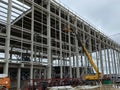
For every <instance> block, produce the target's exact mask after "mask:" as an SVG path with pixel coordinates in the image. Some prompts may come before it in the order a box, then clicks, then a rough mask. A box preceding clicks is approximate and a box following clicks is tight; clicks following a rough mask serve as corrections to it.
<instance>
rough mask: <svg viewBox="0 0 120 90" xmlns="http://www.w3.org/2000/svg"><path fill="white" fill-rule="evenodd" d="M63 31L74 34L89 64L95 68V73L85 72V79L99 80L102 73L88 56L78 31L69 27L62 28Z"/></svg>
mask: <svg viewBox="0 0 120 90" xmlns="http://www.w3.org/2000/svg"><path fill="white" fill-rule="evenodd" d="M64 32H72V33H74V34H75V36H76V38H77V40H78V43H79V44H80V45H81V47H82V49H83V52H84V53H85V55H86V57H87V58H88V61H89V62H90V64H91V66H92V67H93V69H94V70H95V72H96V73H95V74H86V75H85V76H84V78H85V80H89V81H94V80H100V79H102V73H100V72H99V69H98V68H97V66H96V65H95V63H94V61H93V59H92V57H91V56H90V54H89V52H88V50H87V49H86V47H85V45H84V44H83V43H82V41H81V40H80V32H76V31H74V30H70V29H69V28H66V27H65V28H64Z"/></svg>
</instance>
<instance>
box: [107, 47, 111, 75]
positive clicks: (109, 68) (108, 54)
mask: <svg viewBox="0 0 120 90" xmlns="http://www.w3.org/2000/svg"><path fill="white" fill-rule="evenodd" d="M107 58H108V70H109V73H108V74H111V66H110V51H109V47H108V48H107Z"/></svg>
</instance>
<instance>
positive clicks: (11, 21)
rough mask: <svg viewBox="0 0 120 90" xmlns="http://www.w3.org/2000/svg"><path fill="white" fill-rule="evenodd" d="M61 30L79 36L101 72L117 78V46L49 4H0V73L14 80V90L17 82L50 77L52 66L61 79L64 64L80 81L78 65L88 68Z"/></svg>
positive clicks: (37, 0) (12, 0)
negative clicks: (57, 69)
mask: <svg viewBox="0 0 120 90" xmlns="http://www.w3.org/2000/svg"><path fill="white" fill-rule="evenodd" d="M28 7H29V8H28ZM66 27H68V28H70V29H71V30H76V32H80V39H81V40H82V41H83V42H84V44H85V46H86V48H87V49H88V51H89V52H90V54H91V56H92V58H93V59H94V60H95V63H96V64H97V66H98V68H99V70H100V71H101V72H102V73H104V74H119V75H120V67H119V66H120V45H119V44H117V43H116V42H114V41H113V40H111V39H110V38H109V37H107V36H106V35H104V34H103V33H101V32H100V31H98V30H97V29H96V28H94V27H93V26H91V25H90V24H88V23H87V22H85V21H84V20H82V19H81V18H80V17H78V16H77V15H75V14H74V13H73V12H71V11H70V10H68V9H67V8H65V7H64V6H62V5H61V4H59V3H57V2H56V1H54V0H8V1H7V0H1V1H0V58H1V59H0V67H1V69H0V73H6V74H8V75H9V76H10V77H11V78H12V77H14V78H15V76H16V80H17V88H18V89H19V88H20V87H21V84H20V81H21V79H22V80H26V79H33V78H53V77H54V75H53V73H52V67H53V66H60V78H64V77H65V76H64V73H63V72H64V71H65V70H64V66H68V67H69V71H68V76H69V77H71V78H73V77H77V78H79V77H80V69H79V67H88V66H90V64H89V62H88V61H87V58H86V56H85V55H84V53H83V51H82V49H81V47H80V45H79V43H78V41H77V39H76V37H75V35H74V34H73V33H71V32H69V33H66V32H64V31H63V30H64V28H66ZM73 68H74V70H72V69H73ZM13 69H14V71H16V72H14V71H12V70H13ZM27 73H28V74H27ZM14 78H13V79H14Z"/></svg>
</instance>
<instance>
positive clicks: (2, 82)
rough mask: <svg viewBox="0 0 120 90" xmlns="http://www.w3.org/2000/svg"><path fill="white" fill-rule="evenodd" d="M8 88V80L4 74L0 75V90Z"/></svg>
mask: <svg viewBox="0 0 120 90" xmlns="http://www.w3.org/2000/svg"><path fill="white" fill-rule="evenodd" d="M9 88H10V78H9V77H8V76H7V75H6V74H0V90H6V89H9Z"/></svg>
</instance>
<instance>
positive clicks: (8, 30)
mask: <svg viewBox="0 0 120 90" xmlns="http://www.w3.org/2000/svg"><path fill="white" fill-rule="evenodd" d="M11 10H12V0H8V11H7V26H6V35H7V37H6V40H5V65H4V70H3V73H4V74H7V75H8V67H9V50H10V32H11Z"/></svg>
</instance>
